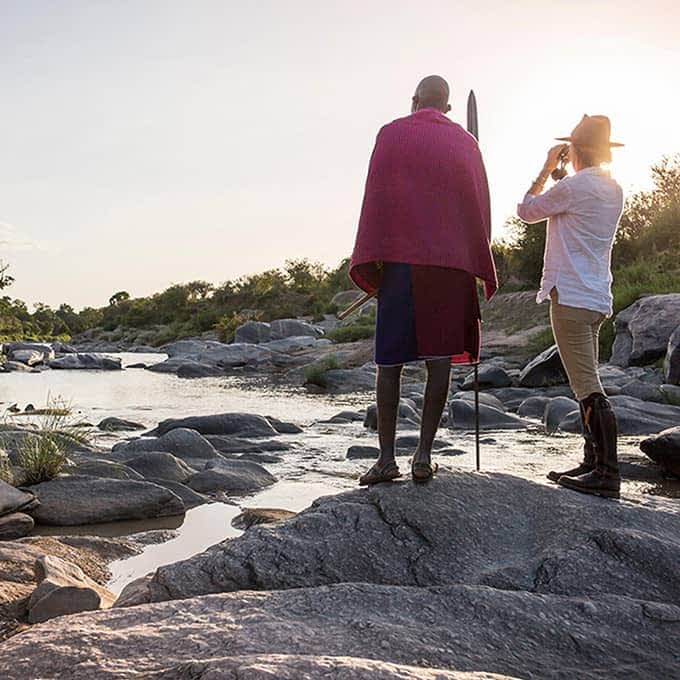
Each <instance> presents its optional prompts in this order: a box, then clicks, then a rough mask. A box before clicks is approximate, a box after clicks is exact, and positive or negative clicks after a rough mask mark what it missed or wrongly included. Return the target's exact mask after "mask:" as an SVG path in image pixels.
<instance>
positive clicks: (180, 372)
mask: <svg viewBox="0 0 680 680" xmlns="http://www.w3.org/2000/svg"><path fill="white" fill-rule="evenodd" d="M176 375H177V377H178V378H217V377H218V376H221V375H224V370H223V369H221V368H218V367H217V366H211V365H210V364H204V363H201V362H199V361H185V362H184V363H183V364H182V365H181V366H178V367H177V371H176Z"/></svg>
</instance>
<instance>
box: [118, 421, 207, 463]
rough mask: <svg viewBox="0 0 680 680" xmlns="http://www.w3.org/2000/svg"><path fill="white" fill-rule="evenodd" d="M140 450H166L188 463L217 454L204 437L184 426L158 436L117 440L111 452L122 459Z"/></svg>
mask: <svg viewBox="0 0 680 680" xmlns="http://www.w3.org/2000/svg"><path fill="white" fill-rule="evenodd" d="M142 451H166V452H167V453H172V454H173V455H174V456H177V458H181V459H182V460H183V461H185V462H189V463H191V462H192V461H193V460H196V459H198V460H208V459H211V458H215V457H216V456H217V451H216V450H215V447H214V446H213V445H212V444H211V443H210V442H209V441H208V440H207V439H206V438H205V437H203V436H202V435H200V434H199V433H198V432H196V430H194V429H187V428H185V427H178V428H176V429H171V430H168V431H167V432H166V433H165V434H163V435H161V436H160V437H139V438H137V439H131V440H130V441H127V442H119V443H118V444H116V445H115V446H114V447H113V449H112V454H113V455H115V456H116V457H117V458H118V459H120V460H123V461H124V460H126V458H130V457H132V456H133V455H134V454H135V453H141V452H142Z"/></svg>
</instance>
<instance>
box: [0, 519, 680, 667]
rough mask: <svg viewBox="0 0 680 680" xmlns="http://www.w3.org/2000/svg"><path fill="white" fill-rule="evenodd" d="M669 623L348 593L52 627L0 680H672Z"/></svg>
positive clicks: (142, 612)
mask: <svg viewBox="0 0 680 680" xmlns="http://www.w3.org/2000/svg"><path fill="white" fill-rule="evenodd" d="M286 524H287V523H286ZM252 531H260V528H255V529H251V530H249V532H247V533H251V532H252ZM677 616H678V608H677V607H671V606H669V607H667V608H663V607H661V606H659V605H655V604H652V603H648V602H638V601H634V600H630V599H627V598H612V597H604V598H601V599H599V600H596V601H593V602H590V601H586V600H583V599H582V598H571V597H566V596H562V595H540V594H535V593H531V592H515V591H505V590H496V589H493V588H484V587H471V586H461V585H451V586H437V587H431V588H428V589H426V590H424V589H422V588H413V587H402V586H395V585H372V584H360V583H357V584H355V583H347V584H340V585H337V586H322V587H318V588H301V589H295V590H285V591H280V592H266V591H265V592H248V593H229V594H220V595H210V596H206V597H200V598H193V599H190V600H182V601H173V602H165V603H162V604H156V605H154V606H142V607H138V608H137V609H135V610H132V611H131V610H130V609H116V608H114V609H111V610H106V611H102V612H88V613H82V614H77V615H75V616H71V617H69V618H68V619H59V620H54V621H50V622H49V623H47V624H46V625H44V626H41V627H40V628H32V629H29V630H27V631H25V632H23V633H22V634H21V635H17V636H14V637H12V638H10V639H9V640H8V641H6V642H5V643H4V645H3V655H2V657H1V659H0V673H3V674H5V676H6V677H11V678H12V679H13V680H34V678H36V677H40V678H69V679H70V680H92V678H93V669H97V670H98V671H99V673H98V674H97V675H96V677H97V678H98V679H99V678H102V680H113V678H134V677H135V676H137V677H139V676H140V675H144V676H146V677H149V678H163V680H188V679H189V678H196V679H198V678H201V679H202V680H236V679H238V680H321V679H322V678H323V679H328V680H330V679H331V678H332V679H333V680H508V679H509V678H528V677H531V678H555V679H556V680H573V679H575V678H578V680H602V679H603V678H607V679H608V680H631V678H637V679H640V680H642V679H643V678H645V679H646V678H655V679H656V678H659V679H661V678H673V677H674V676H675V675H677V673H676V670H677V623H676V617H677ZM46 640H47V641H49V644H47V643H46ZM83 640H86V641H87V644H83ZM100 669H101V670H100Z"/></svg>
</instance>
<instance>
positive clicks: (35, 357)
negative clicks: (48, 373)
mask: <svg viewBox="0 0 680 680" xmlns="http://www.w3.org/2000/svg"><path fill="white" fill-rule="evenodd" d="M45 359H46V356H45V353H44V352H37V351H36V350H33V349H15V350H14V351H13V352H10V354H9V360H10V361H17V362H19V363H20V364H25V365H26V366H37V365H38V364H42V363H44V362H45Z"/></svg>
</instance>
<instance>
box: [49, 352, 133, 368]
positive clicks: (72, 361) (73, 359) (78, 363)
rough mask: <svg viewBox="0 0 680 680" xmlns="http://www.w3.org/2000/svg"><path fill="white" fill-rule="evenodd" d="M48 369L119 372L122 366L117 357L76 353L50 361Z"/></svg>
mask: <svg viewBox="0 0 680 680" xmlns="http://www.w3.org/2000/svg"><path fill="white" fill-rule="evenodd" d="M49 366H50V368H58V369H64V370H87V371H120V370H122V368H123V366H122V363H121V360H120V358H119V357H107V356H105V355H103V354H91V353H87V352H85V353H78V354H64V356H61V357H58V358H57V359H52V360H51V361H50V362H49Z"/></svg>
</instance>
